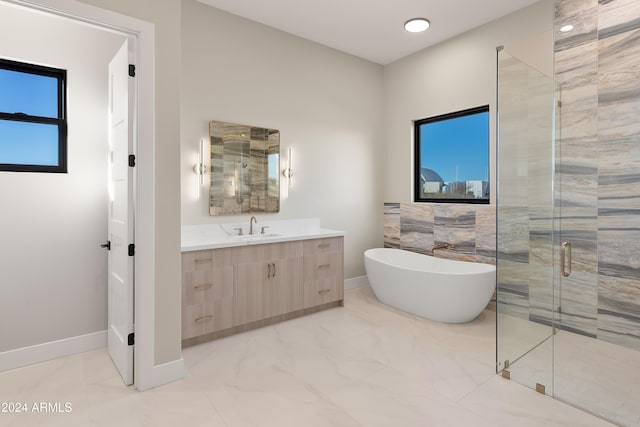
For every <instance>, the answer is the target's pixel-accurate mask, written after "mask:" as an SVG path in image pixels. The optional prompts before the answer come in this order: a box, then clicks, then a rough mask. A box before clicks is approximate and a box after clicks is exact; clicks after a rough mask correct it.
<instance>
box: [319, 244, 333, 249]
mask: <svg viewBox="0 0 640 427" xmlns="http://www.w3.org/2000/svg"><path fill="white" fill-rule="evenodd" d="M329 246H331V245H330V244H329V243H321V244H319V245H318V247H319V248H320V249H326V248H328V247H329Z"/></svg>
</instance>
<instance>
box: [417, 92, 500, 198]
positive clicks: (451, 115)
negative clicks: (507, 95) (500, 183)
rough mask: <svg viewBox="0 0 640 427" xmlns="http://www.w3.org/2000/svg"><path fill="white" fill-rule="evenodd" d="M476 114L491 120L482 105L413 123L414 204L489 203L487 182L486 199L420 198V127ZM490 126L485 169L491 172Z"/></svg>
mask: <svg viewBox="0 0 640 427" xmlns="http://www.w3.org/2000/svg"><path fill="white" fill-rule="evenodd" d="M478 113H489V120H491V116H490V115H491V111H490V109H489V105H482V106H480V107H473V108H468V109H466V110H460V111H455V112H452V113H447V114H441V115H438V116H434V117H428V118H426V119H420V120H415V121H414V129H413V144H414V145H413V153H414V171H413V178H414V182H413V200H414V202H415V203H465V204H482V205H488V204H490V203H491V194H490V187H491V181H490V180H489V179H488V180H487V198H486V199H465V198H429V197H420V193H421V191H420V189H421V182H420V175H421V172H420V169H421V164H420V158H421V146H420V137H421V135H420V133H421V132H420V127H421V126H422V125H424V124H428V123H434V122H440V121H443V120H449V119H456V118H459V117H465V116H470V115H473V114H478ZM490 128H491V125H490V124H489V126H488V127H487V154H488V155H487V168H488V170H491V129H490Z"/></svg>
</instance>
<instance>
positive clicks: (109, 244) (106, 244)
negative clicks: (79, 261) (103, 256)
mask: <svg viewBox="0 0 640 427" xmlns="http://www.w3.org/2000/svg"><path fill="white" fill-rule="evenodd" d="M100 247H101V248H106V249H107V250H108V251H110V250H111V240H107V243H103V244H102V245H100Z"/></svg>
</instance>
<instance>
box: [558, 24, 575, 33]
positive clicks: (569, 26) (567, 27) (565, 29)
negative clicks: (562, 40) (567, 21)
mask: <svg viewBox="0 0 640 427" xmlns="http://www.w3.org/2000/svg"><path fill="white" fill-rule="evenodd" d="M571 30H573V25H565V26H563V27H561V28H560V32H561V33H568V32H569V31H571Z"/></svg>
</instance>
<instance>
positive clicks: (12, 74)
mask: <svg viewBox="0 0 640 427" xmlns="http://www.w3.org/2000/svg"><path fill="white" fill-rule="evenodd" d="M0 112H3V113H9V114H15V113H24V114H27V115H30V116H40V117H50V118H55V117H58V80H57V79H56V78H54V77H47V76H40V75H35V74H30V73H22V72H17V71H12V70H5V69H0ZM0 163H6V164H16V165H43V166H56V165H58V127H57V126H55V125H49V124H40V123H27V122H18V121H13V120H0Z"/></svg>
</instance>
